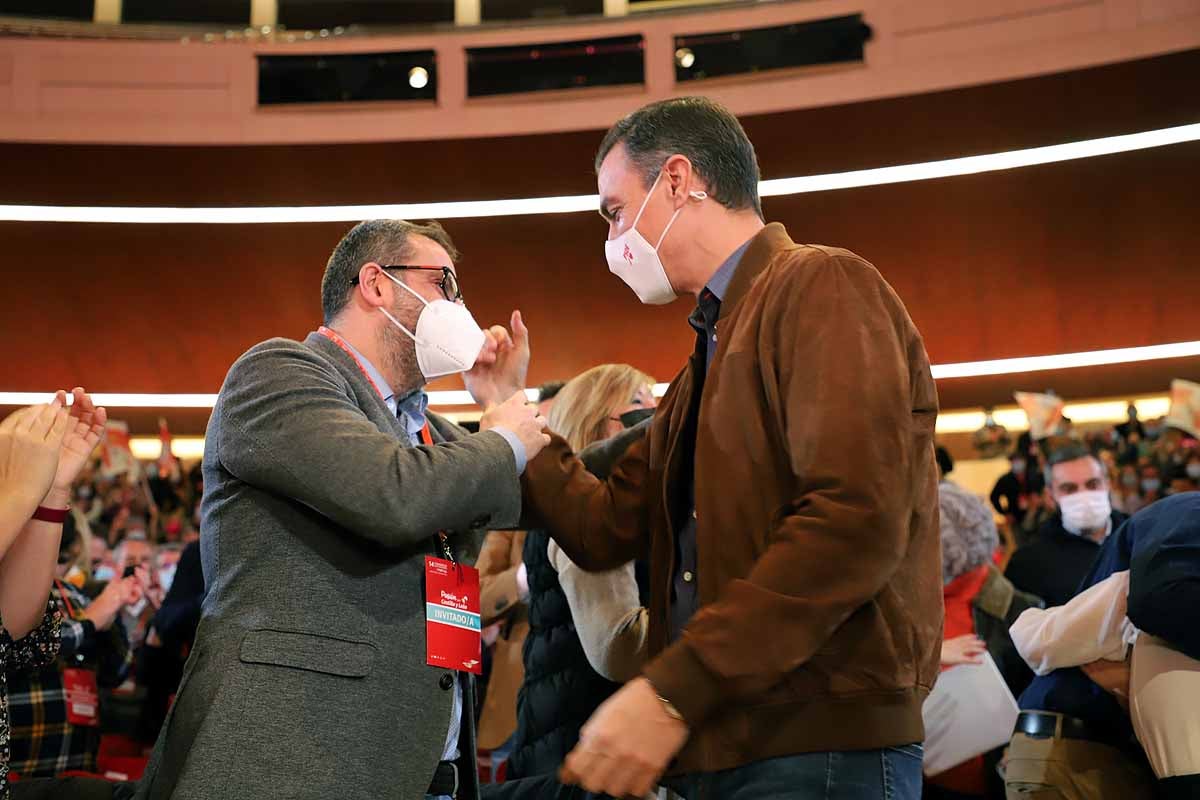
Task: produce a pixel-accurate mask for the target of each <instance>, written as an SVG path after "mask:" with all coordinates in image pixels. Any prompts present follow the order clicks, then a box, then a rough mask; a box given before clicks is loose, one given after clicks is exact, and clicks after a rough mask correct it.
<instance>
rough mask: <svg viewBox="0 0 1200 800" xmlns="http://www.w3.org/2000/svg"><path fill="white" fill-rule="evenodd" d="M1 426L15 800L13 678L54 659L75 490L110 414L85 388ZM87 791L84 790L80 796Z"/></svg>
mask: <svg viewBox="0 0 1200 800" xmlns="http://www.w3.org/2000/svg"><path fill="white" fill-rule="evenodd" d="M72 395H73V402H72V405H71V407H70V410H69V411H68V410H67V408H66V405H67V395H66V392H62V391H60V392H58V393H57V394H55V396H54V399H53V401H51V402H50V403H47V404H44V405H38V406H31V407H29V408H23V409H20V410H19V411H15V412H13V413H12V414H9V415H8V416H7V417H5V418H4V420H3V421H0V800H4V798H7V797H8V796H9V782H8V771H9V766H8V758H9V734H10V730H9V717H8V687H7V680H6V679H7V677H8V676H9V675H13V674H16V673H18V672H21V671H23V670H29V669H37V668H39V667H41V666H42V665H44V664H48V663H50V662H51V661H53V660H54V658H55V656H56V655H57V654H58V650H59V647H60V646H61V643H62V639H61V626H62V617H61V616H60V615H59V614H58V612H57V610H56V607H55V603H54V601H53V600H52V599H51V598H50V587H51V584H52V583H53V580H54V576H55V569H56V567H57V565H58V553H59V543H60V541H61V537H62V526H63V522H64V521H65V520H66V518H67V515H68V513H69V500H70V498H71V485H72V484H73V483H74V482H75V479H76V478H77V477H78V476H79V473H80V472H82V471H83V468H84V466H85V465H86V463H87V459H88V456H89V455H90V454H91V452H92V450H94V449H95V447H96V444H97V443H98V442H99V441H100V436H101V435H102V434H103V432H104V422H105V420H106V419H107V412H106V411H105V410H104V408H103V407H96V406H95V404H94V403H93V402H92V399H91V397H89V396H88V394H87V393H86V392H85V391H84V390H83V389H81V388H76V389H74V390H73V391H72ZM80 796H83V795H82V792H81V795H80Z"/></svg>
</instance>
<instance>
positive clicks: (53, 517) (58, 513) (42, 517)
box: [33, 506, 71, 525]
mask: <svg viewBox="0 0 1200 800" xmlns="http://www.w3.org/2000/svg"><path fill="white" fill-rule="evenodd" d="M70 511H71V507H70V506H67V507H66V508H46V507H45V506H38V507H37V511H35V512H33V518H34V519H36V520H37V521H38V522H53V523H55V524H56V525H61V524H63V522H64V521H65V520H66V518H67V514H68V513H70Z"/></svg>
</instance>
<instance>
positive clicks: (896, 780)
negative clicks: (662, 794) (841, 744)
mask: <svg viewBox="0 0 1200 800" xmlns="http://www.w3.org/2000/svg"><path fill="white" fill-rule="evenodd" d="M924 754H925V750H924V748H923V747H922V746H921V745H919V744H910V745H905V746H904V747H886V748H883V749H881V750H861V751H852V752H830V753H803V754H801V755H796V756H784V757H782V758H771V759H767V760H765V761H756V762H754V763H753V764H747V765H745V766H742V767H737V768H735V769H729V770H724V771H723V772H705V773H701V774H698V775H685V776H683V777H681V778H672V779H668V780H666V781H663V785H664V786H666V787H668V788H669V789H671V790H672V791H674V792H675V793H677V794H679V795H682V796H683V797H684V798H686V800H798V798H803V800H920V797H921V762H922V760H923V758H924Z"/></svg>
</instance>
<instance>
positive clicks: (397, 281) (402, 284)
mask: <svg viewBox="0 0 1200 800" xmlns="http://www.w3.org/2000/svg"><path fill="white" fill-rule="evenodd" d="M380 271H381V272H382V273H383V274H384V275H386V276H387V279H388V280H390V281H391V282H392V283H394V284H396V285H397V286H399V287H400V288H402V289H404V290H405V291H407V292H408V293H409V294H411V295H412V296H413V297H415V298H417V299H418V300H420V301H421V302H422V303H424V304H425V307H426V308H428V307H429V301H428V300H426V299H425V298H424V297H421V295H419V294H417V293H416V292H415V291H413V290H412V288H411V287H410V286H409V285H408V284H407V283H405V282H404V281H402V280H400V279H398V278H397V277H396V276H394V275H391V274H389V273H388V272H387V270H380ZM379 310H380V311H382V312H383V315H384V316H385V317H387V318H388V319H390V320H391V321H392V324H393V325H395V326H396V327H397V328H399V329H400V330H402V331H404V332H405V333H406V334H408V338H410V339H412V340H413V341H414V342H416V343H418V344H419V343H420V341H421V340H420V339H418V338H417V336H416V334H415V333H413V332H412V331H410V330H409V329H408V328H406V327H404V326H403V325H401V324H400V320H398V319H396V318H395V317H393V316H392V314H391V312H390V311H388V310H387V309H386V308H384V307H383V306H380V307H379Z"/></svg>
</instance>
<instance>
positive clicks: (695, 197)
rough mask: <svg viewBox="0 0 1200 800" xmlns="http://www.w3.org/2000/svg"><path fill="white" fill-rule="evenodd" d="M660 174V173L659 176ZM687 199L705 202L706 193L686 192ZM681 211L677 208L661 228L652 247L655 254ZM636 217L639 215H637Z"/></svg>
mask: <svg viewBox="0 0 1200 800" xmlns="http://www.w3.org/2000/svg"><path fill="white" fill-rule="evenodd" d="M661 174H662V173H661V172H660V173H659V175H661ZM688 197H690V198H691V199H693V200H707V199H708V192H688ZM681 211H683V206H680V207H679V208H677V209H676V210H675V213H674V214H672V215H671V221H670V222H668V223H667V227H665V228H663V232H662V236H660V237H658V244H656V245H654V251H655V252H658V248H660V247H662V243H663V240H664V239H666V238H667V231H669V230H671V226H672V225H674V224H675V220H677V219H679V214H680V212H681ZM638 216H641V215H640V214H639V215H638ZM634 224H635V225H636V224H637V222H636V221H635V222H634Z"/></svg>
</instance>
